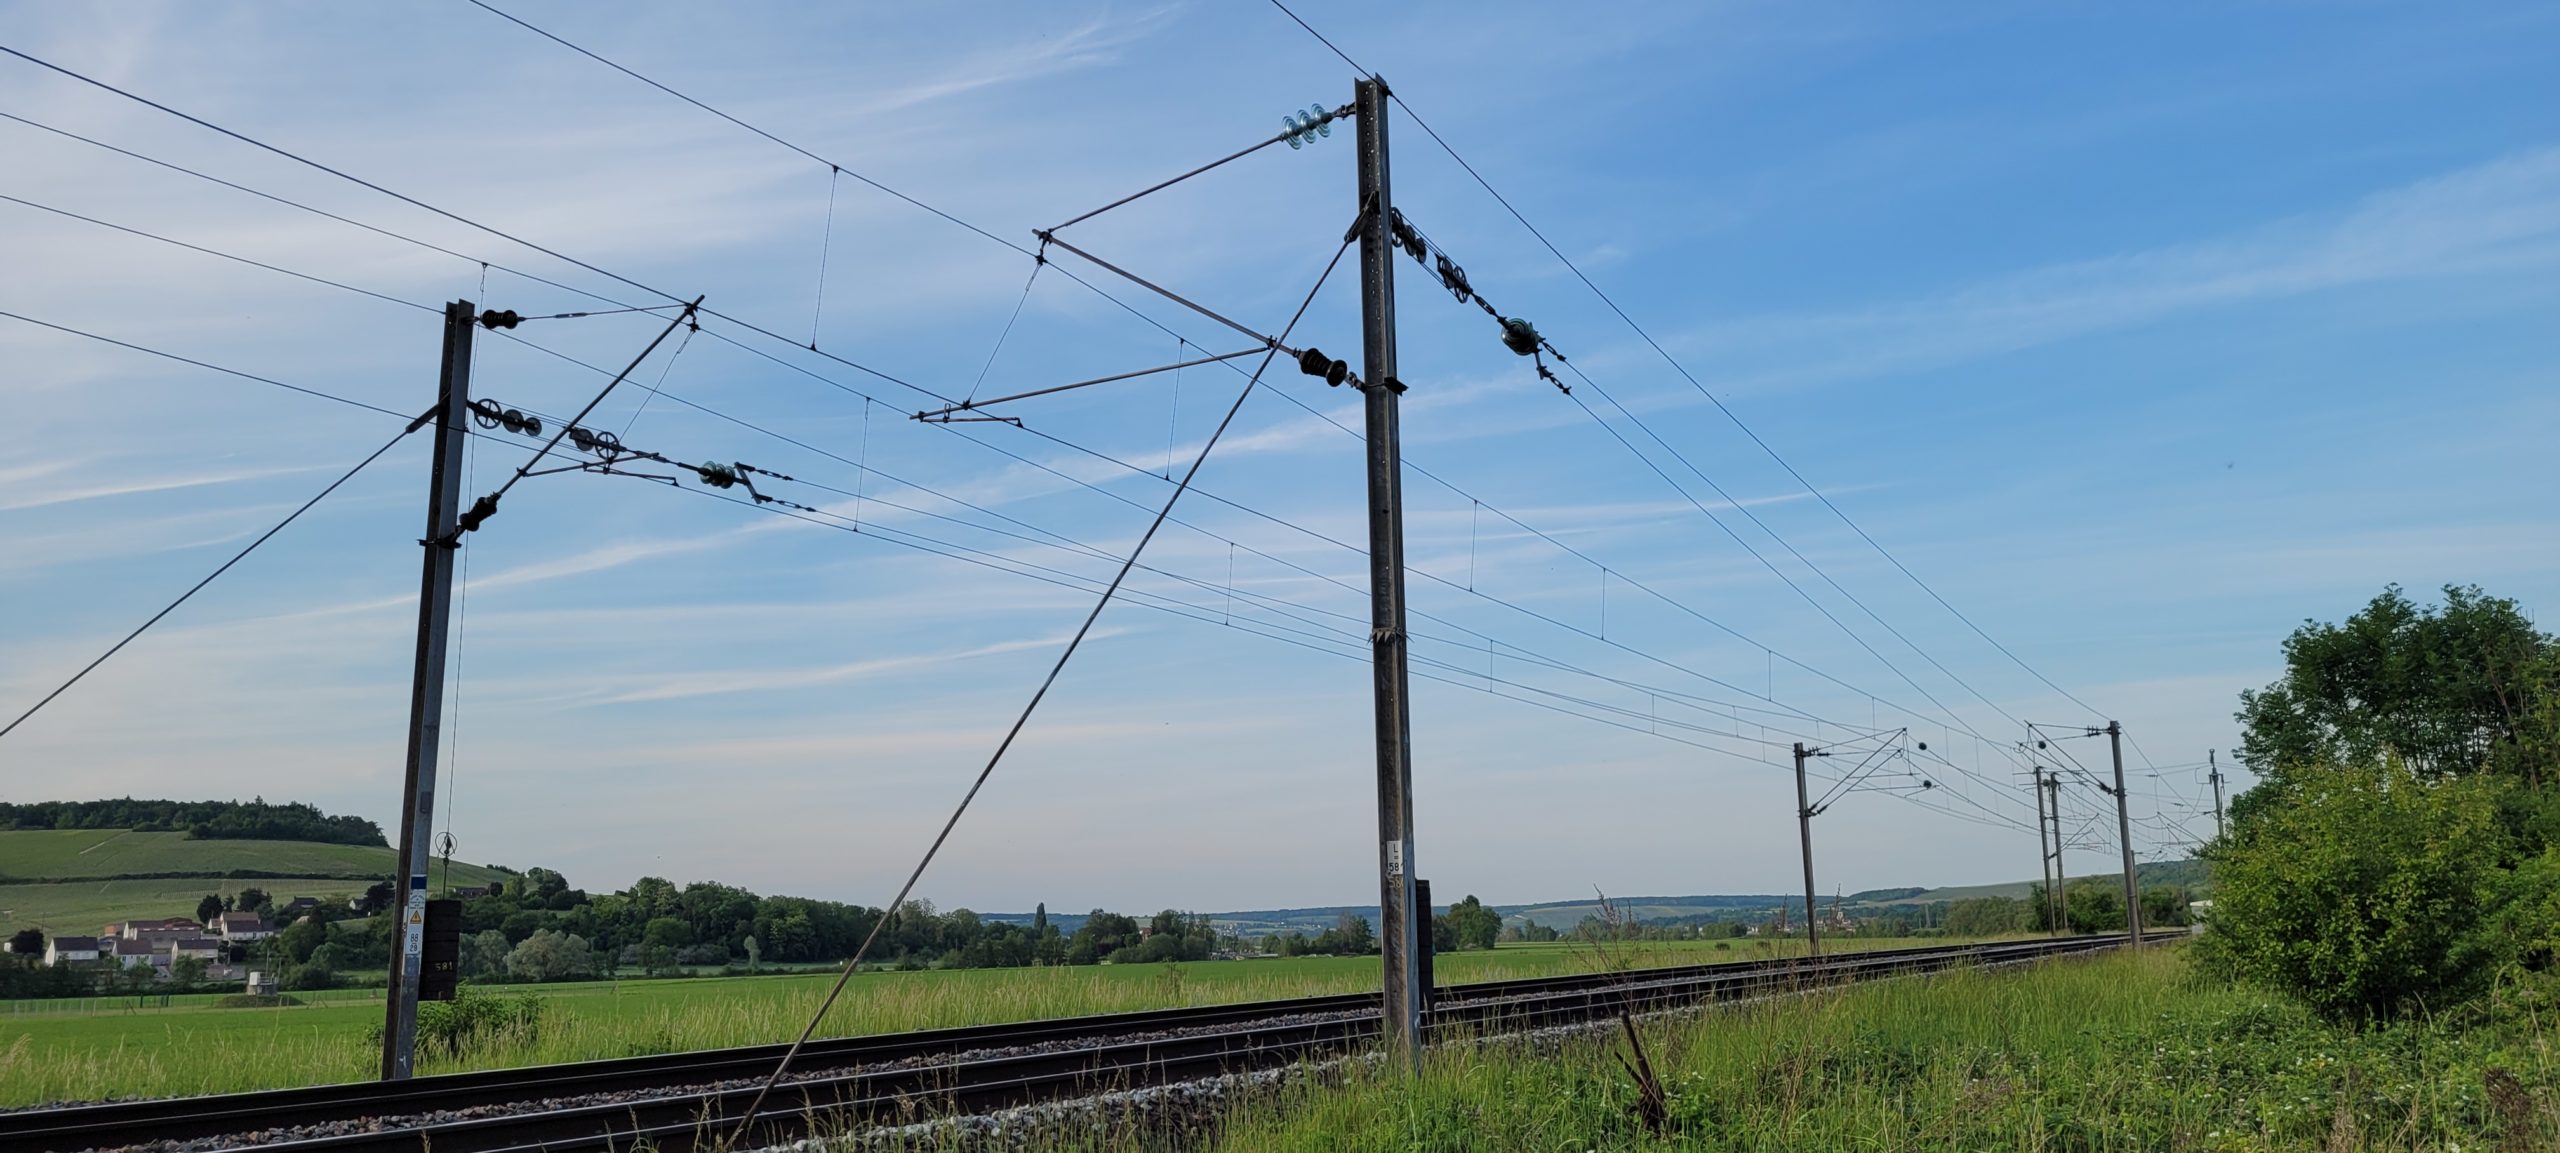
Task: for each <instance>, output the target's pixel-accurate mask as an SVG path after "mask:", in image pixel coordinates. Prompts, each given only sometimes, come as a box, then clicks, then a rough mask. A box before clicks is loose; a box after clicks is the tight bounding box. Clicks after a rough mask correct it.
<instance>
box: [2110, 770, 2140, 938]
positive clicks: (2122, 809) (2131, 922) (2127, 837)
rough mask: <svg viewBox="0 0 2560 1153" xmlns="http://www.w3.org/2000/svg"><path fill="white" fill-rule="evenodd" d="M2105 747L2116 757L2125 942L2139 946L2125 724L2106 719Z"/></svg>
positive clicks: (2117, 830) (2138, 893) (2118, 835)
mask: <svg viewBox="0 0 2560 1153" xmlns="http://www.w3.org/2000/svg"><path fill="white" fill-rule="evenodd" d="M2107 750H2108V751H2109V752H2111V753H2113V754H2115V758H2116V836H2117V839H2118V840H2119V841H2121V842H2123V848H2124V932H2125V939H2126V943H2127V944H2129V945H2131V946H2132V947H2134V948H2136V949H2139V948H2141V947H2142V894H2141V892H2140V891H2139V890H2137V889H2136V888H2135V886H2134V880H2133V816H2132V814H2131V813H2130V812H2129V811H2128V810H2127V807H2126V806H2127V796H2128V794H2127V793H2126V792H2125V787H2124V726H2122V725H2119V724H2117V723H2115V722H2114V721H2108V722H2107Z"/></svg>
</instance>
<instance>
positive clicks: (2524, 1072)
mask: <svg viewBox="0 0 2560 1153" xmlns="http://www.w3.org/2000/svg"><path fill="white" fill-rule="evenodd" d="M2552 991H2553V990H2552V989H2551V988H2550V987H2549V986H2545V987H2542V988H2539V989H2536V988H2531V987H2510V988H2508V989H2506V990H2504V991H2503V993H2502V996H2501V998H2500V1000H2499V1001H2498V1002H2496V1003H2495V1004H2494V1005H2492V1006H2490V1007H2487V1008H2485V1009H2482V1010H2478V1011H2473V1012H2466V1013H2465V1014H2463V1015H2461V1016H2459V1017H2457V1018H2448V1019H2438V1020H2430V1021H2424V1022H2419V1023H2416V1024H2411V1025H2405V1026H2396V1027H2391V1028H2385V1029H2375V1030H2371V1031H2364V1032H2358V1031H2354V1030H2347V1029H2341V1028H2337V1027H2333V1026H2330V1025H2326V1024H2323V1023H2321V1022H2319V1021H2318V1020H2316V1019H2314V1018H2313V1017H2311V1016H2310V1015H2309V1014H2308V1013H2307V1012H2306V1011H2304V1010H2302V1009H2301V1008H2300V1007H2298V1006H2294V1005H2292V1004H2290V1003H2286V1002H2281V1001H2279V1000H2277V999H2276V998H2274V997H2273V996H2272V995H2269V994H2265V993H2261V992H2257V991H2252V990H2248V989H2242V988H2236V987H2232V986H2228V985H2219V984H2212V983H2207V982H2203V981H2199V980H2197V979H2196V978H2195V977H2194V975H2193V974H2191V973H2190V972H2189V971H2188V968H2187V961H2186V959H2185V957H2184V956H2183V955H2182V951H2181V950H2176V949H2155V950H2151V951H2148V952H2146V953H2145V954H2143V955H2141V956H2110V957H2106V958H2100V959H2090V960H2075V961H2065V962H2057V963H2053V964H2050V965H2046V966H2042V967H2039V968H2035V969H2027V970H2008V971H2001V972H1980V971H1976V972H1958V973H1952V974H1947V975H1943V976H1937V977H1930V978H1923V979H1910V980H1902V981H1893V982H1885V983H1880V984H1875V985H1866V986H1859V987H1856V988H1851V989H1845V990H1834V991H1826V992H1822V993H1817V994H1812V995H1808V996H1804V997H1798V998H1785V999H1779V1000H1773V1001H1768V1002H1764V1003H1761V1004H1758V1005H1755V1006H1750V1007H1745V1008H1739V1009H1727V1010H1711V1011H1707V1012H1703V1013H1698V1014H1692V1015H1684V1016H1679V1017H1672V1018H1664V1019H1658V1020H1655V1021H1649V1022H1646V1023H1643V1024H1642V1025H1641V1026H1640V1033H1641V1035H1642V1036H1643V1037H1644V1039H1645V1045H1646V1048H1647V1051H1648V1054H1649V1056H1650V1058H1651V1061H1652V1064H1653V1067H1654V1068H1655V1070H1656V1071H1657V1072H1658V1074H1659V1075H1660V1077H1661V1080H1662V1082H1663V1083H1664V1085H1665V1088H1666V1089H1667V1091H1668V1102H1669V1106H1670V1108H1669V1115H1670V1129H1669V1131H1668V1132H1666V1133H1663V1134H1660V1135H1656V1134H1652V1133H1649V1132H1648V1131H1647V1130H1646V1129H1645V1127H1644V1126H1643V1125H1641V1124H1640V1123H1639V1122H1638V1120H1637V1119H1636V1116H1635V1111H1634V1107H1633V1106H1634V1097H1635V1094H1634V1090H1633V1088H1632V1078H1631V1077H1630V1076H1629V1075H1628V1074H1627V1073H1626V1072H1625V1071H1624V1070H1623V1069H1622V1068H1621V1067H1620V1066H1619V1065H1618V1063H1617V1057H1616V1054H1617V1053H1623V1052H1624V1050H1625V1042H1624V1041H1623V1040H1621V1039H1619V1038H1618V1037H1617V1036H1615V1035H1614V1034H1612V1035H1604V1036H1586V1037H1582V1038H1578V1039H1574V1040H1570V1041H1567V1042H1563V1043H1561V1044H1550V1045H1549V1046H1547V1047H1546V1048H1544V1049H1539V1050H1533V1049H1530V1048H1527V1047H1524V1046H1520V1045H1516V1044H1505V1045H1486V1046H1465V1047H1451V1048H1444V1049H1440V1050H1435V1051H1434V1052H1433V1053H1432V1054H1431V1055H1430V1057H1429V1058H1428V1060H1427V1061H1426V1063H1425V1068H1424V1072H1423V1075H1422V1076H1421V1077H1420V1078H1419V1079H1418V1080H1412V1081H1407V1080H1405V1079H1403V1078H1401V1077H1397V1076H1394V1075H1392V1074H1390V1073H1389V1072H1387V1071H1386V1070H1384V1069H1383V1068H1382V1067H1378V1066H1364V1067H1360V1068H1358V1069H1355V1070H1354V1071H1352V1072H1350V1073H1348V1074H1345V1075H1339V1076H1335V1077H1331V1078H1323V1077H1311V1078H1305V1079H1301V1080H1300V1081H1298V1082H1295V1083H1293V1084H1292V1086H1291V1087H1289V1088H1288V1089H1285V1090H1283V1091H1282V1092H1281V1093H1279V1094H1278V1095H1277V1096H1276V1097H1273V1098H1266V1099H1263V1100H1260V1101H1255V1102H1248V1103H1246V1104H1244V1105H1242V1106H1241V1107H1240V1108H1239V1109H1238V1112H1237V1115H1236V1116H1235V1117H1234V1118H1233V1119H1232V1121H1231V1123H1230V1124H1229V1125H1228V1126H1227V1127H1226V1129H1225V1131H1224V1133H1223V1135H1222V1137H1221V1139H1220V1140H1219V1141H1218V1143H1217V1144H1216V1145H1215V1146H1214V1147H1215V1148H1216V1149H1218V1150H1221V1151H1223V1153H1280V1151H1300V1150H1306V1151H1313V1150H1367V1149H1397V1150H1409V1151H1425V1150H1451V1151H1456V1150H1467V1151H1475V1150H1541V1151H1545V1150H1573V1151H1577V1153H1579V1151H1585V1150H1630V1151H1632V1150H1670V1149H1679V1150H1701V1151H1717V1153H1723V1151H1735V1153H1740V1151H1753V1153H1759V1151H1768V1153H1776V1151H1779V1150H1790V1151H1793V1150H1894V1151H1906V1150H1909V1151H1945V1153H1957V1151H1963V1153H1975V1151H1982V1150H2017V1151H2020V1153H2066V1151H2068V1153H2113V1151H2125V1153H2131V1151H2137V1150H2139V1151H2149V1150H2175V1151H2186V1150H2192V1151H2196V1153H2276V1151H2285V1153H2291V1151H2297V1150H2299V1151H2304V1153H2312V1151H2347V1150H2368V1149H2397V1150H2412V1151H2422V1153H2451V1151H2453V1150H2456V1149H2461V1150H2480V1151H2483V1153H2494V1151H2499V1150H2548V1149H2553V1148H2560V1061H2556V1060H2555V1054H2554V1053H2553V1051H2552V1046H2553V1030H2552V1026H2553V1024H2554V1022H2553V1020H2552V1018H2551V1013H2552V1009H2553V1006H2552ZM2492 1069H2496V1070H2501V1071H2502V1072H2500V1073H2495V1074H2493V1073H2491V1072H2490V1070H2492Z"/></svg>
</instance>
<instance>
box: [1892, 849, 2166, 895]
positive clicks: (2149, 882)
mask: <svg viewBox="0 0 2560 1153" xmlns="http://www.w3.org/2000/svg"><path fill="white" fill-rule="evenodd" d="M2123 875H2124V874H2122V873H2112V872H2111V873H2081V874H2074V875H2073V876H2072V878H2071V879H2072V880H2074V881H2077V880H2081V879H2083V878H2093V879H2096V880H2101V881H2113V880H2115V879H2117V878H2119V877H2121V876H2123ZM2133 879H2134V883H2135V884H2138V885H2140V886H2142V887H2143V888H2146V889H2147V888H2150V887H2152V886H2154V885H2176V886H2179V887H2182V888H2187V889H2194V890H2197V891H2198V895H2202V894H2203V893H2204V892H2207V891H2210V890H2211V889H2212V888H2213V877H2212V874H2211V873H2210V871H2209V870H2207V868H2206V867H2205V863H2204V862H2202V861H2198V860H2193V859H2189V860H2183V861H2148V862H2141V863H2137V864H2136V865H2135V866H2134V869H2133ZM2036 884H2037V882H2035V881H2005V882H2002V883H2000V884H1996V885H1959V886H1954V887H1951V888H1944V889H1924V890H1922V891H1920V892H1919V893H1917V894H1915V895H1912V896H1909V897H1904V898H1900V899H1897V900H1893V901H1884V902H1877V903H1879V904H1894V905H1917V904H1928V903H1933V902H1937V901H1961V900H1964V899H1966V898H1968V897H2016V898H2018V899H2020V900H2025V899H2026V897H2027V895H2028V894H2029V893H2030V892H2032V891H2033V890H2034V888H2035V886H2036Z"/></svg>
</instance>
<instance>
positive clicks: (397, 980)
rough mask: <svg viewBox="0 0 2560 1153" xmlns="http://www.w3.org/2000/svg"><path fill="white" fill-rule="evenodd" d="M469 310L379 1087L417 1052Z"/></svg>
mask: <svg viewBox="0 0 2560 1153" xmlns="http://www.w3.org/2000/svg"><path fill="white" fill-rule="evenodd" d="M474 323H475V321H474V319H473V312H472V304H471V302H470V301H468V300H457V301H454V302H453V303H451V304H448V305H446V306H445V308H444V370H443V372H442V374H441V378H440V380H439V382H438V384H437V389H438V392H437V395H438V396H439V397H440V398H441V399H440V401H439V403H438V405H437V410H436V447H435V457H434V459H433V460H432V461H431V462H430V465H429V473H428V481H427V535H426V538H425V539H424V540H421V541H419V542H418V543H419V544H420V545H421V546H422V548H423V551H424V552H425V554H426V557H425V563H424V565H423V568H424V572H423V574H422V575H421V576H420V578H419V582H418V583H419V588H418V663H417V669H416V672H415V675H414V678H413V679H412V680H411V682H410V685H409V762H408V770H407V774H406V776H407V786H406V788H405V789H404V790H403V792H402V793H401V802H400V855H399V856H398V857H396V858H394V860H395V862H396V864H397V865H398V868H399V872H398V874H397V875H396V877H395V880H394V886H395V888H394V894H393V897H392V900H393V902H394V903H393V905H392V907H391V908H388V909H385V910H383V911H382V914H381V915H383V916H388V917H395V918H398V920H397V922H396V923H395V925H394V927H393V932H392V935H391V974H390V976H391V981H390V987H389V989H388V990H387V991H386V995H385V996H384V998H383V1002H384V1004H383V1024H382V1079H383V1080H385V1081H399V1080H405V1079H406V1078H408V1076H409V1075H410V1074H411V1072H413V1067H412V1065H413V1061H414V1059H415V1057H416V1055H417V1047H418V977H419V974H420V973H421V972H423V971H424V967H425V966H424V961H425V954H424V947H425V944H426V940H425V938H426V920H427V833H428V831H429V830H431V829H433V828H434V827H435V813H436V749H437V746H438V743H439V740H440V738H441V736H442V734H441V732H440V731H439V730H440V728H441V726H442V724H443V722H444V663H445V641H446V638H447V635H448V631H447V627H446V626H447V623H448V622H449V620H450V619H451V616H452V612H453V551H454V547H455V546H454V544H453V543H452V541H453V539H454V523H455V520H456V519H457V518H458V517H459V516H460V515H461V506H462V445H463V442H464V441H466V440H468V439H470V433H469V430H470V425H469V424H467V423H466V422H467V421H468V420H469V413H470V405H471V333H472V326H473V324H474Z"/></svg>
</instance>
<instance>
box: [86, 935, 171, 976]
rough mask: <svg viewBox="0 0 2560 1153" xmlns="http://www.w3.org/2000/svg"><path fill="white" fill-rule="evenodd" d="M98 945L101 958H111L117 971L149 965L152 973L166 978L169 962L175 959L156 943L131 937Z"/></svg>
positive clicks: (159, 943) (162, 945)
mask: <svg viewBox="0 0 2560 1153" xmlns="http://www.w3.org/2000/svg"><path fill="white" fill-rule="evenodd" d="M99 945H100V947H99V950H98V951H99V953H100V954H101V955H102V957H110V958H112V959H113V960H114V962H115V966H116V967H117V968H119V969H130V968H132V967H133V966H135V965H149V966H151V970H152V971H153V972H155V973H157V974H159V975H161V976H163V977H166V976H168V975H169V962H170V961H172V960H174V959H175V955H174V954H172V953H170V952H169V950H168V947H167V946H166V945H164V944H162V943H161V942H158V941H137V940H135V939H133V938H131V937H118V938H116V939H115V940H113V941H102V942H100V943H99Z"/></svg>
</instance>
